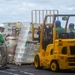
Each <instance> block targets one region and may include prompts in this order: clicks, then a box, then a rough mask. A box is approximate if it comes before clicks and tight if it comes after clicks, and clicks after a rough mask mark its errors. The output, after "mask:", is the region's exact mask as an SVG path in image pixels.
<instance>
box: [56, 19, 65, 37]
mask: <svg viewBox="0 0 75 75" xmlns="http://www.w3.org/2000/svg"><path fill="white" fill-rule="evenodd" d="M55 24H56V33H57V38H58V37H59V33H65V32H66V30H65V29H64V28H63V27H61V22H60V21H59V20H56V21H55Z"/></svg>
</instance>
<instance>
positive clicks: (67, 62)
mask: <svg viewBox="0 0 75 75" xmlns="http://www.w3.org/2000/svg"><path fill="white" fill-rule="evenodd" d="M48 18H50V19H53V20H52V22H50V25H51V24H52V34H51V35H50V37H51V36H52V39H51V41H52V42H51V43H47V44H46V41H45V42H43V41H44V40H46V39H45V33H46V32H45V27H46V25H47V24H49V23H48V21H49V19H48ZM74 18H75V14H74V15H73V14H55V15H46V16H45V19H44V22H43V26H42V28H41V30H40V51H39V52H38V53H37V55H35V58H34V66H35V68H37V69H40V68H43V67H46V68H49V69H51V70H52V71H58V70H59V69H75V38H69V32H68V31H67V29H68V25H69V23H71V22H72V23H75V21H74ZM47 19H48V20H47ZM58 19H59V20H60V21H61V25H62V27H63V28H64V29H65V30H66V32H64V33H59V34H57V32H56V24H55V21H56V20H58ZM49 40H50V39H49ZM49 40H48V41H49ZM45 44H46V46H45ZM44 47H45V48H44Z"/></svg>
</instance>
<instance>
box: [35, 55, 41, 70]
mask: <svg viewBox="0 0 75 75" xmlns="http://www.w3.org/2000/svg"><path fill="white" fill-rule="evenodd" d="M34 66H35V68H36V69H40V68H41V66H40V58H39V56H38V55H36V56H35V59H34Z"/></svg>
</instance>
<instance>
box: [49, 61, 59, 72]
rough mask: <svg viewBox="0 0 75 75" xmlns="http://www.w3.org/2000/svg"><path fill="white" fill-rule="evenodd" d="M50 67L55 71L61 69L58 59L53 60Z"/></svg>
mask: <svg viewBox="0 0 75 75" xmlns="http://www.w3.org/2000/svg"><path fill="white" fill-rule="evenodd" d="M50 69H51V70H52V71H53V72H57V71H59V65H58V63H57V61H52V62H51V64H50Z"/></svg>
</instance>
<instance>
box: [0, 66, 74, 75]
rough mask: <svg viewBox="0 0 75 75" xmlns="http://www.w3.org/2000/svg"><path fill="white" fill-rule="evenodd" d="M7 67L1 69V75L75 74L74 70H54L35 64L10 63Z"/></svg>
mask: <svg viewBox="0 0 75 75" xmlns="http://www.w3.org/2000/svg"><path fill="white" fill-rule="evenodd" d="M8 67H9V68H7V69H0V75H75V72H74V71H69V70H67V71H66V70H63V71H59V72H52V71H51V70H48V69H40V70H38V69H35V68H34V66H33V65H22V66H15V65H8Z"/></svg>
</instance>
